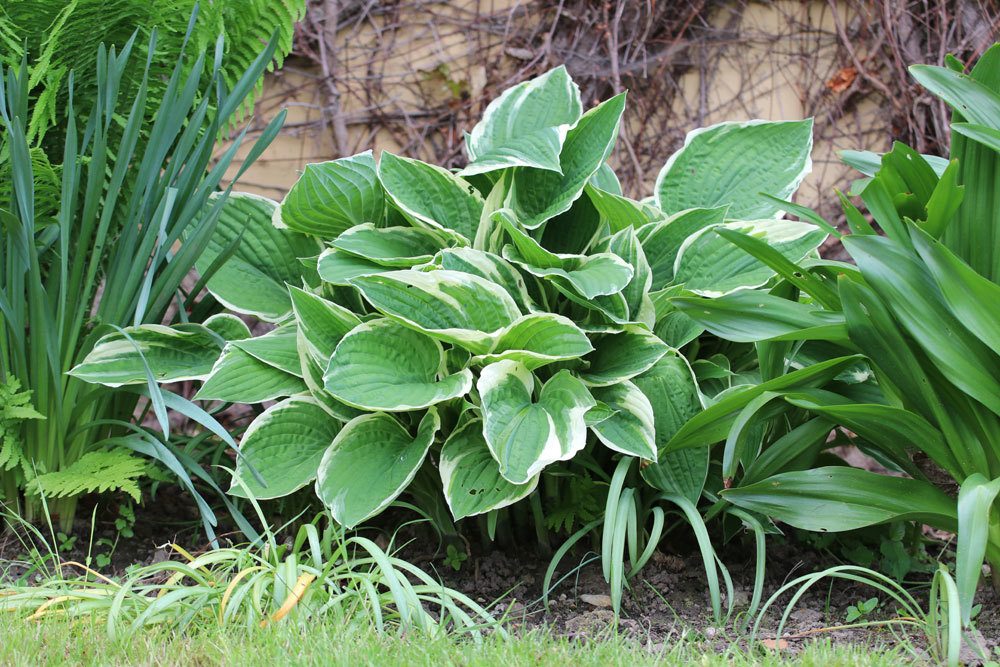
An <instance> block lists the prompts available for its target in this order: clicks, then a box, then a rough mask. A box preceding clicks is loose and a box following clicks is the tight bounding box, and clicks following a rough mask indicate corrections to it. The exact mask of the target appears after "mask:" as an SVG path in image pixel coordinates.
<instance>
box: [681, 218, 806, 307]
mask: <svg viewBox="0 0 1000 667" xmlns="http://www.w3.org/2000/svg"><path fill="white" fill-rule="evenodd" d="M722 227H724V228H726V229H733V230H736V231H738V232H740V233H743V234H748V235H750V236H754V237H756V238H759V239H762V240H764V241H766V242H767V243H768V244H769V245H770V246H771V247H772V248H773V249H774V250H776V251H778V252H780V253H781V254H782V255H783V256H784V257H786V258H787V259H788V260H790V261H792V262H799V261H801V260H802V259H804V258H805V257H806V256H808V255H809V254H810V253H812V252H813V251H815V250H816V249H817V248H819V246H820V245H821V244H822V243H823V241H825V240H826V232H824V231H823V230H821V229H819V228H817V227H816V226H814V225H811V224H808V223H805V222H793V221H791V220H753V221H747V222H742V221H741V222H730V223H726V224H724V225H722ZM712 230H713V228H708V229H705V230H703V231H701V232H700V233H697V234H695V235H694V236H692V237H690V238H688V239H687V240H686V241H685V242H684V244H683V245H682V246H681V249H680V252H679V254H678V256H677V262H676V265H675V267H674V282H675V283H683V284H684V286H685V287H686V288H687V289H688V290H690V291H692V292H695V293H696V294H700V295H702V296H722V295H724V294H729V293H730V292H734V291H736V290H738V289H743V288H747V287H760V286H761V285H763V284H765V283H766V282H767V281H768V280H770V279H771V278H772V277H774V275H775V272H774V270H773V269H771V268H770V267H769V266H767V265H766V264H764V263H763V262H761V261H760V260H758V259H756V258H754V257H753V256H752V255H751V254H750V253H748V252H746V251H745V250H743V249H741V248H739V247H737V246H735V245H733V244H732V243H730V242H729V241H727V240H726V239H724V238H722V237H721V236H720V235H718V234H716V233H714V232H713V231H712Z"/></svg>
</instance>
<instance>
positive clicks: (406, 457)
mask: <svg viewBox="0 0 1000 667" xmlns="http://www.w3.org/2000/svg"><path fill="white" fill-rule="evenodd" d="M440 427H441V419H440V418H439V417H438V413H437V411H436V410H435V409H434V408H431V409H429V410H428V411H427V413H426V414H425V415H424V417H423V419H421V420H420V425H419V426H418V427H417V435H416V437H414V436H411V435H410V434H409V432H407V430H406V429H405V428H403V426H402V425H401V424H400V423H399V422H398V421H396V420H395V419H394V418H393V417H391V416H389V415H387V414H385V413H383V412H376V413H374V414H367V415H362V416H360V417H358V418H356V419H352V420H351V421H350V422H348V423H347V424H345V425H344V428H343V429H342V430H341V431H340V433H338V434H337V438H336V439H335V440H334V441H333V444H332V445H331V446H330V448H329V449H328V450H327V451H326V454H325V455H324V456H323V460H322V461H321V462H320V464H319V474H318V476H317V479H316V494H317V495H318V496H319V498H320V500H322V501H323V503H324V504H326V506H327V507H329V508H330V511H331V512H332V513H333V518H334V519H336V520H337V522H338V523H340V524H341V525H342V526H344V527H346V528H353V527H354V526H357V525H358V524H359V523H361V522H362V521H364V520H365V519H368V518H370V517H372V516H375V515H376V514H378V513H379V512H381V511H382V510H384V509H385V508H386V507H388V506H389V504H390V503H392V501H393V500H395V499H396V498H397V497H398V496H399V494H400V493H402V492H403V491H404V490H405V489H406V487H407V485H409V483H410V481H411V480H412V479H413V476H414V475H416V474H417V470H418V469H419V468H420V464H421V463H423V461H424V457H425V456H427V450H428V449H430V446H431V443H432V442H433V441H434V436H435V435H436V434H437V431H438V429H439V428H440Z"/></svg>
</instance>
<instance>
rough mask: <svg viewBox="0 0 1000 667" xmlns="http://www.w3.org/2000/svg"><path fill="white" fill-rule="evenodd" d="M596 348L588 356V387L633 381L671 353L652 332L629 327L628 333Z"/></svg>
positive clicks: (583, 374) (611, 337)
mask: <svg viewBox="0 0 1000 667" xmlns="http://www.w3.org/2000/svg"><path fill="white" fill-rule="evenodd" d="M595 347H596V349H595V350H594V351H593V352H591V353H590V354H589V355H587V356H586V357H584V359H583V360H584V361H585V362H587V364H588V367H587V370H585V371H581V372H580V377H581V378H582V379H583V381H584V382H586V383H587V384H590V385H593V386H597V387H605V386H608V385H613V384H617V383H619V382H622V381H624V380H629V379H631V378H633V377H635V376H636V375H639V374H640V373H644V372H645V371H647V370H649V369H650V368H651V367H652V366H653V364H655V363H656V362H657V361H659V360H660V358H661V357H662V356H663V355H665V354H666V353H667V352H669V351H670V348H669V347H667V346H666V344H665V343H664V342H663V341H661V340H660V339H659V338H657V337H656V336H655V335H654V334H653V333H652V332H650V331H649V330H648V329H646V328H644V327H640V326H634V325H629V326H627V327H626V328H625V330H624V331H622V332H621V333H617V334H609V335H606V336H604V337H603V338H601V339H600V340H599V341H597V345H596V346H595Z"/></svg>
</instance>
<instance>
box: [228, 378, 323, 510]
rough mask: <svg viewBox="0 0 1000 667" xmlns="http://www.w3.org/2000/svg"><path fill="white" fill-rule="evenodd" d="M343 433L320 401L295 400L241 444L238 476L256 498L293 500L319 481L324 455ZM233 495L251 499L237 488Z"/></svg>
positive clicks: (256, 423) (254, 427) (260, 421)
mask: <svg viewBox="0 0 1000 667" xmlns="http://www.w3.org/2000/svg"><path fill="white" fill-rule="evenodd" d="M339 430H340V422H338V421H337V420H335V419H333V418H332V417H330V415H328V414H327V413H326V412H324V411H323V409H322V408H321V407H320V406H319V404H318V403H317V402H316V401H315V400H314V399H312V398H309V397H305V396H293V397H292V398H289V399H287V400H285V401H282V402H281V403H278V404H277V405H274V406H272V407H270V408H268V409H267V410H265V411H264V412H263V413H261V414H260V415H259V416H258V417H257V418H256V419H254V420H253V422H251V424H250V426H249V427H248V428H247V430H246V433H244V434H243V441H242V442H241V443H240V456H239V457H238V458H237V460H236V474H237V475H238V476H239V478H240V480H241V481H242V482H243V484H244V485H246V487H247V489H248V490H249V491H250V493H251V494H253V497H255V498H260V499H264V498H281V497H282V496H287V495H288V494H290V493H292V492H293V491H296V490H297V489H301V488H302V487H303V486H305V485H306V484H308V483H309V482H311V481H312V480H313V479H315V478H316V470H317V468H318V467H319V463H320V460H321V459H322V457H323V453H324V452H325V451H326V450H327V448H328V447H329V446H330V443H332V442H333V440H334V437H335V436H336V435H337V432H338V431H339ZM258 477H260V479H262V480H263V482H264V483H263V484H261V482H260V481H259V480H258ZM229 492H230V493H231V494H233V495H235V496H244V495H246V491H245V490H244V489H243V486H241V485H240V484H237V483H235V482H234V483H233V485H232V488H231V489H230V490H229Z"/></svg>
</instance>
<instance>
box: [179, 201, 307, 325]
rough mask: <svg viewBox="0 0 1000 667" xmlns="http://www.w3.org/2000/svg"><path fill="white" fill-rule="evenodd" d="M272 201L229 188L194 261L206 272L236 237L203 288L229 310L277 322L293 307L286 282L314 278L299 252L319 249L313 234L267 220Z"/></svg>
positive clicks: (271, 211) (304, 255)
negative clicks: (213, 223) (279, 225)
mask: <svg viewBox="0 0 1000 667" xmlns="http://www.w3.org/2000/svg"><path fill="white" fill-rule="evenodd" d="M277 206H278V205H277V203H275V202H273V201H271V200H270V199H266V198H264V197H258V196H256V195H251V194H246V193H235V192H234V193H232V194H230V195H229V197H228V198H227V199H226V201H225V203H224V204H223V205H222V213H221V214H220V215H219V220H218V224H217V226H216V228H215V233H214V234H213V235H212V237H211V239H209V242H208V244H207V245H206V246H205V249H204V250H203V251H202V254H201V255H200V256H199V257H198V260H197V262H196V263H195V267H196V268H197V269H198V271H200V272H205V271H207V270H208V268H209V267H210V266H211V265H212V263H213V261H214V260H215V259H216V257H218V256H219V255H220V254H221V253H223V252H226V251H227V249H229V248H230V247H231V246H232V245H233V244H236V243H238V246H237V247H236V251H235V253H233V255H232V256H231V257H230V258H229V259H227V260H226V261H225V263H223V264H222V266H221V267H220V268H219V269H218V270H217V271H216V272H215V273H214V274H212V276H211V277H210V278H209V280H208V283H207V287H208V290H209V291H210V292H211V293H212V295H213V296H215V298H216V299H218V300H219V302H220V303H222V304H223V305H225V306H226V308H228V309H229V310H233V311H236V312H238V313H246V314H248V315H254V316H256V317H259V318H260V319H262V320H266V321H268V322H277V321H279V320H281V319H283V318H285V317H286V316H287V315H288V314H289V313H290V312H291V310H292V304H291V300H290V299H289V297H288V290H287V289H286V288H285V285H286V284H288V285H301V284H302V282H303V281H304V280H305V281H307V282H315V274H314V273H313V272H312V271H311V270H309V269H307V268H306V267H305V266H303V265H302V264H301V263H300V262H299V258H300V257H311V256H315V255H316V252H317V251H318V250H319V246H318V245H317V243H316V241H315V240H314V239H311V238H309V237H308V236H305V235H303V234H299V233H297V232H293V231H289V230H283V229H277V228H276V227H275V226H274V225H273V224H272V222H271V218H272V216H273V215H274V214H275V211H276V210H277ZM206 214H207V213H206Z"/></svg>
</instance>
